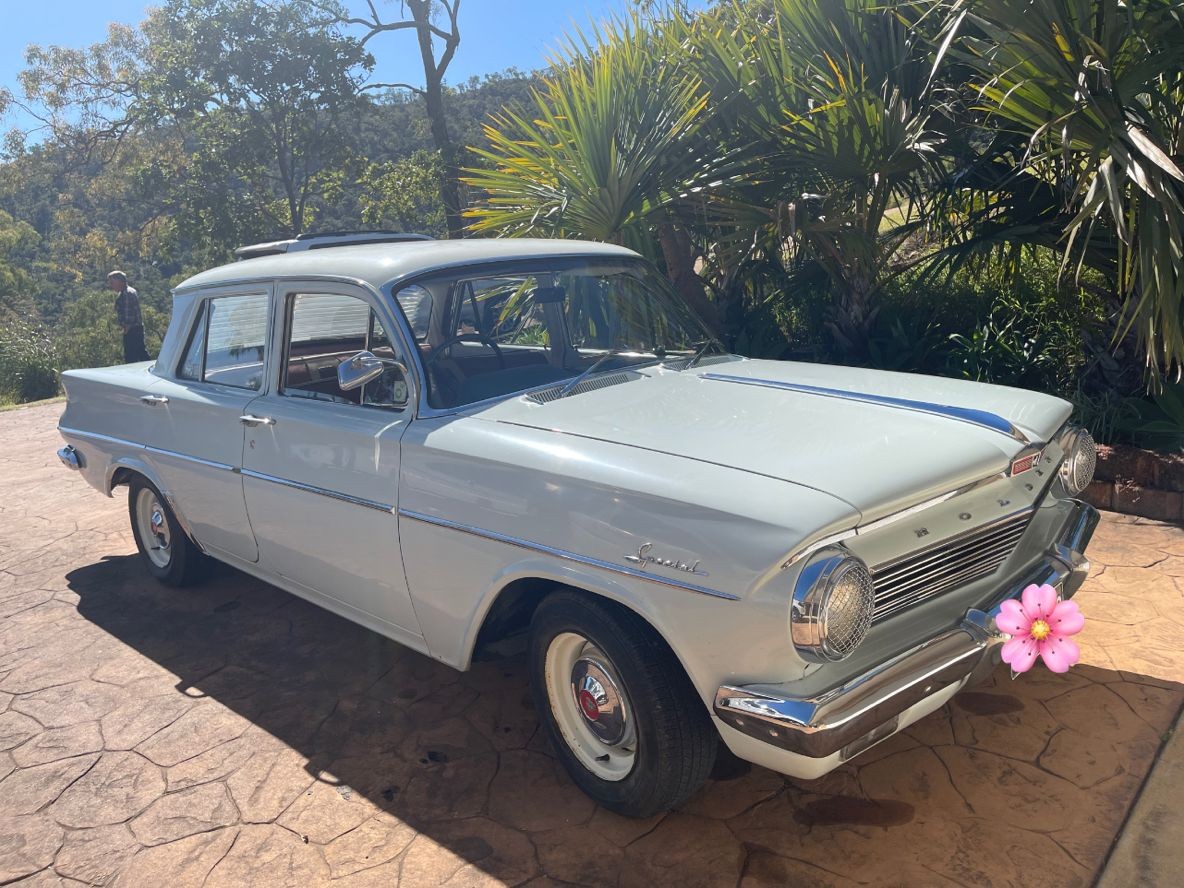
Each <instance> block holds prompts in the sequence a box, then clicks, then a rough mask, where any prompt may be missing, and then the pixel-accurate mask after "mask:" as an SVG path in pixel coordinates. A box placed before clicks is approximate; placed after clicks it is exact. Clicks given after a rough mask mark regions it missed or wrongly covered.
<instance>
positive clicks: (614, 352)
mask: <svg viewBox="0 0 1184 888" xmlns="http://www.w3.org/2000/svg"><path fill="white" fill-rule="evenodd" d="M627 351H628V349H624V348H614V349H611V350H610V351H606V352H605V353H604V354H602V355H601V356H600V357H599V358H597V359H596V360H595V361H593V362H592V366H591V367H589V368H588V369H587V370H585V371H584V372H583V373H581V374H580V375H579V376H576V377H574V378H573V379H572V380H571V381H570V382H568V384H567V385H565V386H564V387H563V388H561V389H560V390H559V397H560V398H566V397H567V396H568V395H570V394H571V391H572V389H574V388H575V387H576V386H577V385H579V384H580V383H581V382H583V381H584V380H585V379H587V378H588V377H589V376H591V375H592V374H593V373H595V372H596V371H597V370H598V369H600V366H601V365H602V364H603V363H604V362H605V361H608V360H610V359H612V358H615V357H617V356H618V355H623V354H625V352H627Z"/></svg>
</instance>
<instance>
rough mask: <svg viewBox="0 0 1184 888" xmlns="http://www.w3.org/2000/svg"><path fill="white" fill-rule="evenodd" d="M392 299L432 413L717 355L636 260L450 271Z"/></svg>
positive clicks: (658, 279) (662, 284)
mask: <svg viewBox="0 0 1184 888" xmlns="http://www.w3.org/2000/svg"><path fill="white" fill-rule="evenodd" d="M395 300H396V302H397V303H398V305H399V307H400V308H401V309H402V311H403V312H404V314H405V315H406V316H407V318H408V323H409V324H410V326H411V328H412V330H413V331H414V333H415V337H416V340H417V343H418V345H419V349H420V354H421V357H422V358H423V365H424V369H425V372H426V375H427V379H428V403H429V404H431V406H433V407H438V408H448V407H457V406H462V405H465V404H472V403H474V402H476V401H483V400H485V399H487V398H493V397H497V396H499V395H507V394H512V393H514V392H519V391H523V390H525V389H530V388H536V387H539V386H544V385H548V384H552V383H553V384H555V385H560V384H561V383H564V382H568V383H570V382H574V381H575V380H576V379H577V378H578V377H580V376H581V375H582V374H587V375H588V376H594V375H598V374H600V373H604V372H610V371H621V370H623V369H625V368H629V367H640V366H643V365H646V364H655V363H659V362H666V363H671V364H674V363H676V362H677V363H680V364H682V365H687V364H689V363H691V362H692V361H693V359H695V358H696V357H698V356H700V355H701V354H703V353H704V352H705V351H711V350H713V349H714V350H718V351H722V349H721V348H719V347H717V346H715V345H714V340H713V339H712V337H711V335H710V334H709V333H708V332H707V331H706V329H705V328H704V327H703V326H702V324H701V323H700V322H699V321H698V320H697V319H696V318H695V317H694V315H692V314H691V313H690V312H689V311H688V310H687V309H686V308H685V307H684V306H683V304H682V303H681V302H680V301H679V300H678V299H677V297H676V296H674V294H673V293H672V292H671V290H670V287H669V284H668V283H667V282H666V279H665V278H664V277H663V276H662V275H661V274H660V273H659V272H658V271H657V270H656V269H654V268H652V267H651V266H649V265H648V264H646V263H644V262H639V261H628V260H626V261H622V260H615V259H614V260H609V261H605V260H601V259H594V258H593V259H575V260H573V259H563V260H549V261H545V262H542V261H534V262H530V263H518V264H516V265H503V266H497V267H495V268H493V269H491V268H488V267H486V268H484V269H482V270H480V271H471V270H467V271H462V272H455V271H454V272H452V273H447V274H442V275H440V276H438V277H434V278H429V279H420V280H417V281H416V282H415V283H413V284H409V285H407V286H405V287H402V288H401V289H399V290H397V291H396V292H395ZM580 381H582V380H580Z"/></svg>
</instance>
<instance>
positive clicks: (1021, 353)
mask: <svg viewBox="0 0 1184 888" xmlns="http://www.w3.org/2000/svg"><path fill="white" fill-rule="evenodd" d="M1058 272H1059V266H1058V263H1057V260H1056V257H1054V256H1053V255H1052V254H1051V253H1050V252H1049V251H1046V250H1044V251H1036V250H1032V251H1028V252H1026V253H1025V254H1024V255H1023V257H1022V258H1021V260H1020V262H1019V264H1018V267H1017V268H1007V267H1005V266H1004V265H1002V264H1000V265H996V266H991V267H988V268H986V269H973V270H972V269H962V270H960V271H958V272H956V273H954V274H953V275H934V274H930V273H928V272H927V270H925V269H921V270H917V271H912V272H908V273H906V274H903V275H901V276H899V277H897V278H896V279H894V280H893V281H892V282H891V283H890V284H889V285H887V286H886V287H885V289H884V291H883V293H882V296H881V301H880V312H879V316H878V317H877V319H876V324H875V326H874V328H873V332H872V336H871V339H870V341H869V354H870V356H871V361H872V366H875V367H877V368H881V369H886V370H905V371H912V372H920V373H934V374H938V375H944V376H960V377H964V378H966V379H974V380H978V381H981V382H991V383H997V384H1000V385H1014V386H1020V387H1023V388H1030V389H1036V390H1037V391H1044V392H1050V393H1052V394H1057V395H1062V396H1065V395H1068V394H1070V393H1072V392H1073V391H1074V390H1075V389H1076V388H1077V383H1078V376H1079V374H1080V372H1081V369H1082V367H1083V366H1084V365H1085V362H1086V338H1087V335H1088V334H1089V332H1090V331H1092V330H1094V329H1096V328H1097V327H1098V326H1099V325H1100V323H1101V321H1102V305H1101V303H1100V300H1099V299H1098V298H1097V297H1096V296H1094V295H1091V293H1090V292H1088V291H1087V290H1085V289H1083V288H1081V287H1076V286H1071V285H1064V284H1063V283H1062V282H1061V281H1060V280H1059V274H1058Z"/></svg>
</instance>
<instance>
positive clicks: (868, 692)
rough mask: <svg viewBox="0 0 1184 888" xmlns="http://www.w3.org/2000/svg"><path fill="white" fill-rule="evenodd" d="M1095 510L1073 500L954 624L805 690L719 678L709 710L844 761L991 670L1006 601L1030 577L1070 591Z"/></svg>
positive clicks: (765, 735)
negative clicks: (1051, 531) (1027, 554)
mask: <svg viewBox="0 0 1184 888" xmlns="http://www.w3.org/2000/svg"><path fill="white" fill-rule="evenodd" d="M1098 517H1099V516H1098V512H1097V510H1095V509H1094V508H1093V507H1091V506H1089V505H1086V504H1085V503H1082V502H1076V501H1075V502H1074V503H1073V508H1072V510H1071V513H1070V516H1069V520H1068V521H1066V522H1065V524H1064V525H1063V526H1062V529H1061V531H1060V533H1058V534H1057V537H1056V539H1055V540H1054V541H1053V542H1052V544H1051V545H1050V546H1049V548H1048V549H1047V551H1046V552H1045V555H1044V557H1043V558H1042V559H1041V560H1040V561H1039V562H1037V563H1036V564H1035V565H1033V567H1032V568H1031V569H1030V570H1028V571H1027V572H1026V573H1025V574H1024V575H1023V576H1022V578H1021V579H1020V580H1018V581H1017V582H1014V583H1012V584H1010V585H1009V586H1007V587H1006V588H1005V589H1004V590H1002V591H1001V592H1000V594H999V595H998V596H997V597H995V598H994V599H993V600H992V601H990V602H988V603H985V604H984V605H983V608H982V609H978V608H973V609H971V610H969V611H967V612H966V614H965V616H964V617H963V618H962V621H961V622H960V623H959V625H958V626H957V627H955V628H954V629H951V630H949V631H948V632H945V633H943V634H941V635H938V636H936V637H935V638H931V639H929V640H928V641H926V642H924V643H922V644H920V645H917V646H916V647H914V648H912V649H910V650H907V651H905V652H904V653H902V654H899V655H897V656H895V657H893V658H892V659H890V660H887V661H885V662H884V663H881V664H879V665H878V666H876V667H875V668H873V669H869V670H868V671H867V672H865V673H863V674H862V675H858V676H855V677H854V678H852V679H849V680H848V681H846V682H844V683H843V684H841V685H838V686H837V687H834V688H831V689H830V690H827V691H824V692H822V693H820V694H816V695H813V696H810V697H798V698H795V697H792V696H788V695H776V696H774V695H772V694H770V693H768V688H762V689H761V690H760V691H757V690H755V689H753V688H743V687H732V686H730V685H724V686H723V687H721V688H720V689H719V690H718V691H717V692H716V695H715V714H716V715H717V716H718V717H719V718H720V720H721V721H723V722H724V723H726V724H728V725H730V726H731V727H733V728H735V729H736V730H738V731H740V732H741V733H744V734H747V735H748V736H750V737H754V738H756V739H758V740H763V741H764V742H766V743H770V744H772V745H774V746H777V747H780V748H781V749H785V750H788V751H789V752H793V753H797V754H798V755H805V756H809V757H811V758H825V757H827V756H830V755H833V754H834V753H836V752H838V753H840V758H841V759H842V760H844V761H845V760H846V759H849V758H851V757H852V756H855V755H857V754H858V753H860V752H862V751H863V750H865V749H867V748H868V747H869V746H871V745H872V744H874V743H876V742H878V741H879V740H881V739H883V738H884V737H887V736H889V735H891V734H893V733H895V732H896V730H897V728H898V727H899V722H900V718H901V715H902V713H905V712H906V710H908V709H910V708H911V707H913V706H915V705H916V704H918V703H920V702H922V701H923V700H925V699H926V698H927V697H930V696H932V695H934V694H936V693H938V692H939V691H941V690H942V689H945V688H949V687H950V686H951V685H953V684H956V683H962V684H963V685H966V684H973V683H975V682H977V681H980V680H982V679H984V678H986V677H987V676H989V675H990V673H991V672H992V670H993V669H994V668H995V665H996V664H997V663H998V662H999V651H998V648H999V646H1000V645H1001V644H1002V642H1003V641H1004V640H1005V639H1006V636H1004V635H1002V634H1001V633H1000V632H999V631H998V630H997V629H996V628H995V617H996V615H997V614H998V613H999V605H1000V604H1002V603H1003V602H1004V601H1005V600H1007V599H1008V598H1018V597H1019V596H1020V594H1021V593H1022V592H1023V590H1024V588H1025V587H1027V586H1028V585H1030V584H1033V583H1035V584H1037V585H1040V584H1042V583H1048V584H1049V585H1051V586H1054V587H1057V588H1059V589H1060V590H1061V593H1062V595H1063V596H1064V597H1065V598H1070V597H1072V596H1073V595H1074V594H1075V593H1076V592H1077V590H1078V589H1079V588H1080V587H1081V584H1082V583H1083V582H1085V578H1086V576H1088V575H1089V561H1087V560H1086V558H1085V554H1084V552H1085V547H1086V544H1087V543H1088V542H1089V540H1090V537H1091V536H1093V532H1094V528H1095V527H1096V526H1097V524H1098Z"/></svg>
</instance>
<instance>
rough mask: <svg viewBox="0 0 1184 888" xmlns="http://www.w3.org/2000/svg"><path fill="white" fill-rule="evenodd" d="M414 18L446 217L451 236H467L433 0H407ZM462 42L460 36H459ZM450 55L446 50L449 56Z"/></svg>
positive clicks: (425, 101)
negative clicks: (436, 40)
mask: <svg viewBox="0 0 1184 888" xmlns="http://www.w3.org/2000/svg"><path fill="white" fill-rule="evenodd" d="M407 8H408V9H409V10H410V11H411V18H412V19H413V20H414V21H415V23H416V24H417V25H419V27H418V28H417V29H416V32H415V33H416V35H417V36H418V38H419V55H420V59H421V60H422V61H423V78H424V92H423V96H424V105H425V106H426V109H427V115H428V123H429V125H430V127H431V131H432V142H433V143H434V144H435V146H436V150H437V151H439V152H440V162H441V170H440V202H441V203H442V204H443V205H444V220H445V222H446V224H447V225H448V236H449V237H450V238H459V237H464V233H465V225H464V220H463V219H462V218H461V209H462V208H461V205H460V188H459V186H458V184H457V164H456V149H455V147H454V146H453V144H452V137H451V136H450V135H449V134H448V118H447V116H446V115H445V112H444V87H443V81H444V70H442V69H443V68H446V67H447V65H446V64H444V65H442V66H437V64H436V53H435V50H434V49H433V47H432V32H431V31H430V30H429V29H428V25H429V24H431V16H432V3H431V0H407ZM457 39H458V42H459V35H458V38H457ZM448 56H449V54H448V53H447V52H446V53H445V57H446V58H447V57H448Z"/></svg>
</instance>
